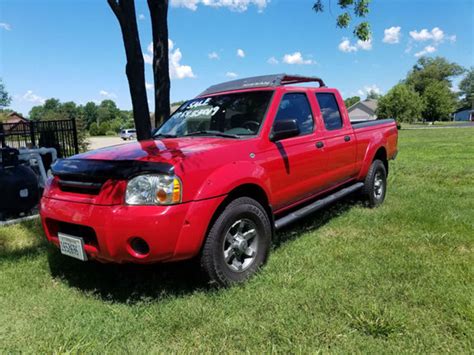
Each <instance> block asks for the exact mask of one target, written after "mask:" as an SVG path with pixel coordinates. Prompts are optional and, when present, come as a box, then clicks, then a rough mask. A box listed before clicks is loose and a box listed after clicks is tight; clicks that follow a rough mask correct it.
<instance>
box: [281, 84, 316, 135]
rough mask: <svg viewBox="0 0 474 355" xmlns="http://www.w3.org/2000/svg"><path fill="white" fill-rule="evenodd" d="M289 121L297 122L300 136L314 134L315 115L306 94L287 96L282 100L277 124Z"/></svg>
mask: <svg viewBox="0 0 474 355" xmlns="http://www.w3.org/2000/svg"><path fill="white" fill-rule="evenodd" d="M289 119H294V120H296V123H297V124H298V128H299V129H300V134H299V135H300V136H303V135H305V134H309V133H312V132H313V128H314V121H313V114H312V113H311V106H310V105H309V101H308V97H307V96H306V94H305V93H302V92H297V93H296V92H295V93H290V94H285V95H284V96H283V98H282V99H281V102H280V107H279V108H278V113H277V115H276V117H275V122H277V121H279V120H289Z"/></svg>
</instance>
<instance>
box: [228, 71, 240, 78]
mask: <svg viewBox="0 0 474 355" xmlns="http://www.w3.org/2000/svg"><path fill="white" fill-rule="evenodd" d="M225 76H226V77H228V78H231V79H235V78H237V77H238V76H239V75H238V74H237V73H234V72H231V71H228V72H227V73H225Z"/></svg>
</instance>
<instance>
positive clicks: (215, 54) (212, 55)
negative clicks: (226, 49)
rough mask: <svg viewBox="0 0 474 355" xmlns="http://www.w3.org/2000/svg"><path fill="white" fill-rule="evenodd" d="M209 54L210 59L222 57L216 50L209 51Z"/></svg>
mask: <svg viewBox="0 0 474 355" xmlns="http://www.w3.org/2000/svg"><path fill="white" fill-rule="evenodd" d="M207 56H208V57H209V59H216V60H219V59H221V58H220V57H219V54H217V53H216V52H211V53H209V54H208V55H207Z"/></svg>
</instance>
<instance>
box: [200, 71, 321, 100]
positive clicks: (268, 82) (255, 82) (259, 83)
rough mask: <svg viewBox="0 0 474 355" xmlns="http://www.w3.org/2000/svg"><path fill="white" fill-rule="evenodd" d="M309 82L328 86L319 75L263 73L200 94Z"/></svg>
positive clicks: (216, 86)
mask: <svg viewBox="0 0 474 355" xmlns="http://www.w3.org/2000/svg"><path fill="white" fill-rule="evenodd" d="M309 82H317V83H318V84H319V87H325V86H326V85H325V84H324V81H323V80H322V79H321V78H317V77H309V76H301V75H288V74H276V75H262V76H255V77H251V78H244V79H238V80H232V81H228V82H225V83H221V84H217V85H213V86H211V87H209V88H208V89H206V90H205V91H204V92H202V93H201V94H200V95H199V96H203V95H210V94H215V93H218V92H224V91H232V90H242V89H249V88H264V87H277V86H281V85H289V84H299V83H309Z"/></svg>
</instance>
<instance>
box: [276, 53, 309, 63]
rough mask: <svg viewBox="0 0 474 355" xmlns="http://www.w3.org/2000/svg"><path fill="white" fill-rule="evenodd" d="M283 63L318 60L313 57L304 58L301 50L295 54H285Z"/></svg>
mask: <svg viewBox="0 0 474 355" xmlns="http://www.w3.org/2000/svg"><path fill="white" fill-rule="evenodd" d="M283 63H286V64H300V65H301V64H304V65H308V64H315V63H316V62H315V61H314V60H312V59H304V58H303V55H302V54H301V52H295V53H293V54H285V55H284V56H283Z"/></svg>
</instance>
